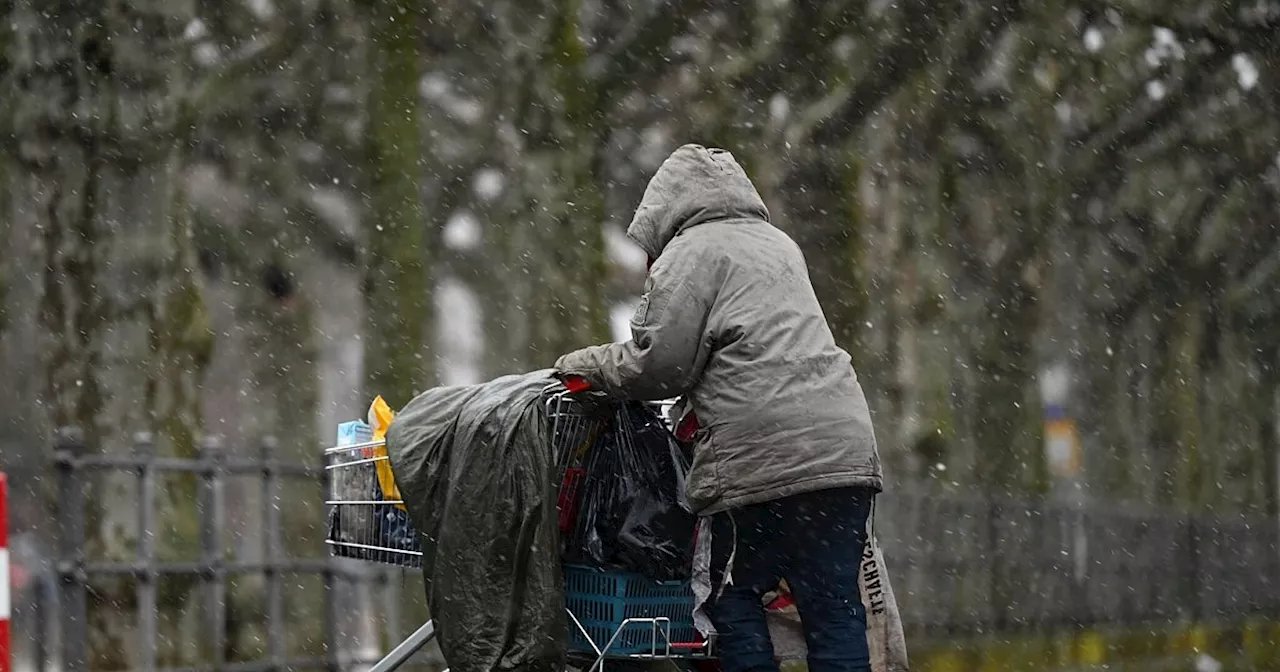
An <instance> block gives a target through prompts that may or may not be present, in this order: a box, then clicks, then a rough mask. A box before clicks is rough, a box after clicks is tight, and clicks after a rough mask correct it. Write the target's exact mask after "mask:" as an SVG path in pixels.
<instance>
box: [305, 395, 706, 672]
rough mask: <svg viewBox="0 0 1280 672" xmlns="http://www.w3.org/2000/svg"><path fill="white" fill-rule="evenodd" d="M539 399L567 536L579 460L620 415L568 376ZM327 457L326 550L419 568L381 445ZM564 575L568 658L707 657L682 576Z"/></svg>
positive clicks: (424, 633) (341, 448)
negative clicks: (390, 486) (390, 492)
mask: <svg viewBox="0 0 1280 672" xmlns="http://www.w3.org/2000/svg"><path fill="white" fill-rule="evenodd" d="M542 403H543V408H544V410H545V413H546V417H547V420H548V422H549V427H550V430H551V432H550V437H551V444H552V445H551V447H552V451H553V454H554V455H555V465H556V475H557V478H558V480H557V482H558V483H560V484H561V485H560V491H559V498H558V502H557V504H558V507H559V520H558V522H559V526H560V529H561V531H562V532H567V531H569V530H570V529H571V527H572V525H573V523H574V521H575V515H576V504H577V492H578V487H579V484H580V482H581V480H582V478H583V475H584V469H583V464H584V459H585V457H586V456H587V455H588V454H589V453H590V451H591V450H592V448H593V447H595V445H596V444H597V442H599V441H600V440H602V437H605V436H606V435H607V434H609V433H607V432H606V431H605V430H607V429H608V428H609V426H610V423H614V422H618V421H619V419H620V415H619V414H620V413H621V410H620V408H618V407H617V405H615V404H612V403H610V402H608V401H606V400H604V399H602V398H601V397H600V396H599V395H595V394H592V393H591V392H589V391H587V390H586V388H585V386H584V385H582V384H581V383H580V382H579V381H573V380H570V381H568V382H567V384H561V383H555V384H552V385H549V386H548V387H547V388H546V389H545V390H543V393H542ZM666 405H669V404H666ZM663 417H664V418H665V417H666V416H665V414H663ZM668 428H669V423H668ZM612 435H613V436H614V437H615V440H628V438H627V436H626V433H625V432H615V433H612ZM325 455H326V459H327V462H328V464H327V465H326V467H325V468H326V470H328V472H329V476H330V478H329V482H330V492H329V497H328V499H327V501H326V502H325V503H326V505H327V506H328V518H329V526H328V533H327V535H326V543H327V544H328V545H329V548H330V552H331V554H332V555H334V556H341V557H348V558H356V559H360V560H366V561H370V562H379V563H385V564H392V565H398V566H402V567H420V566H421V564H422V541H421V539H422V535H421V534H419V533H418V532H417V530H415V529H413V525H412V524H411V523H410V522H409V519H408V517H407V513H406V511H405V510H404V503H403V502H401V501H398V500H395V499H394V498H391V497H388V496H386V494H385V490H386V489H387V488H385V487H384V483H386V475H387V474H389V473H390V472H389V462H388V459H389V458H388V456H387V451H386V447H385V442H383V441H373V440H359V438H358V437H357V439H356V440H354V441H353V442H350V443H348V444H347V445H338V446H334V447H332V448H328V449H326V450H325ZM380 469H381V470H384V471H382V474H381V475H382V476H383V477H382V478H379V476H380V474H379V470H380ZM564 577H565V582H564V583H565V611H566V614H565V617H566V619H567V620H568V623H569V629H570V637H569V651H570V662H571V664H574V666H575V667H580V668H581V669H586V670H587V671H588V672H596V671H597V670H599V671H601V672H603V670H604V667H605V664H606V662H609V661H613V662H615V663H619V662H632V663H635V662H642V663H647V662H653V661H670V662H673V663H696V662H707V661H710V660H712V659H713V651H712V642H711V641H706V640H703V639H702V638H701V637H700V635H699V634H698V632H697V629H696V628H695V627H694V625H693V593H692V591H691V589H690V587H689V583H688V582H687V581H669V582H662V581H655V580H652V579H648V578H646V577H644V576H641V575H638V574H632V573H626V572H612V571H602V570H597V569H593V568H590V567H584V566H579V565H565V568H564ZM435 635H436V631H435V624H434V623H433V622H431V621H428V622H427V623H425V624H424V625H423V626H422V627H420V628H419V629H418V630H417V631H416V632H414V633H413V634H412V635H410V636H409V637H408V638H407V639H405V640H404V641H403V642H401V643H400V644H399V645H397V646H396V647H395V648H394V649H392V651H391V652H390V653H388V654H387V655H386V656H385V657H384V658H383V659H382V660H381V661H379V662H378V663H377V664H375V665H374V666H373V667H372V668H371V672H385V671H388V670H394V669H397V668H398V667H400V666H401V665H402V664H403V663H404V662H405V661H407V660H408V659H409V658H410V657H411V656H413V655H414V654H415V653H417V652H418V651H419V650H420V649H422V647H423V646H425V645H426V644H427V643H428V642H430V641H431V640H432V639H433V638H434V637H435Z"/></svg>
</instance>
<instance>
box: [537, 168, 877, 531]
mask: <svg viewBox="0 0 1280 672" xmlns="http://www.w3.org/2000/svg"><path fill="white" fill-rule="evenodd" d="M627 235H628V236H630V237H631V239H632V240H634V241H635V242H636V243H637V244H639V245H640V247H641V248H643V249H644V251H645V252H647V253H648V254H649V256H650V257H651V258H653V259H656V261H655V262H654V263H653V267H652V268H651V269H650V272H649V278H648V281H647V283H646V286H645V294H644V298H643V299H642V300H641V302H640V305H639V307H638V308H637V309H636V313H635V316H634V317H633V318H632V320H631V333H632V339H631V341H629V342H627V343H616V344H612V345H602V346H595V347H591V348H586V349H583V350H579V351H577V352H573V353H570V354H568V355H565V356H563V357H561V358H560V360H559V361H558V362H557V363H556V368H557V369H559V370H560V371H561V372H562V373H565V374H571V375H580V376H583V377H585V378H586V379H587V380H589V381H590V382H591V383H592V385H593V386H595V387H597V388H600V389H603V390H605V391H607V392H608V393H609V394H611V395H613V396H615V397H620V398H626V399H639V400H656V399H666V398H671V397H676V396H680V395H687V399H688V401H689V402H690V403H691V405H692V410H693V411H694V412H695V413H696V414H697V418H698V422H699V424H700V427H701V429H700V430H699V431H698V433H697V434H696V435H695V449H694V463H693V468H692V470H691V471H690V474H689V479H688V496H689V500H690V502H691V504H692V505H693V507H694V510H695V511H696V512H697V513H700V514H702V515H707V514H711V513H717V512H719V511H723V510H725V509H730V508H736V507H740V506H746V505H749V504H755V503H759V502H765V501H770V500H773V499H778V498H781V497H786V496H788V495H795V494H800V493H803V492H808V491H812V490H822V489H826V488H835V487H844V486H867V487H871V488H875V489H877V490H879V489H880V488H881V473H880V459H879V457H878V455H877V453H876V440H875V435H874V433H873V432H872V429H871V417H870V414H869V412H868V409H867V401H866V398H865V397H864V396H863V392H862V387H861V386H860V385H859V384H858V378H857V375H856V374H855V373H854V371H853V366H852V365H851V363H850V358H849V354H848V353H846V352H845V351H844V350H841V349H840V348H839V347H837V346H836V343H835V338H834V337H833V336H832V334H831V329H830V327H828V326H827V322H826V318H825V317H824V316H823V314H822V308H821V307H820V306H819V305H818V299H817V297H816V296H815V295H814V291H813V286H812V284H811V283H810V281H809V273H808V269H807V267H806V266H805V261H804V257H803V256H802V255H801V253H800V249H799V247H798V246H797V245H796V244H795V243H794V242H793V241H792V240H791V239H790V238H788V237H787V235H786V234H784V233H783V232H782V231H780V230H778V229H777V228H775V227H774V226H773V225H771V224H770V223H769V213H768V211H767V210H766V209H765V206H764V202H763V201H762V200H761V198H760V195H759V193H757V192H756V189H755V186H754V185H752V184H751V180H750V179H749V178H748V177H747V175H746V172H745V171H743V170H742V167H741V166H739V165H738V163H737V162H736V161H735V160H734V159H733V156H732V155H731V154H730V153H729V152H727V151H724V150H721V149H707V148H705V147H701V146H698V145H685V146H684V147H681V148H680V149H677V150H676V151H675V152H674V153H672V154H671V156H670V157H668V158H667V160H666V161H665V162H664V163H663V164H662V167H660V168H659V169H658V172H657V173H656V174H655V175H654V176H653V179H652V180H650V182H649V186H648V188H647V189H646V190H645V193H644V198H643V200H642V201H641V203H640V207H639V209H638V210H636V214H635V218H634V219H633V220H632V222H631V226H630V228H629V229H628V230H627Z"/></svg>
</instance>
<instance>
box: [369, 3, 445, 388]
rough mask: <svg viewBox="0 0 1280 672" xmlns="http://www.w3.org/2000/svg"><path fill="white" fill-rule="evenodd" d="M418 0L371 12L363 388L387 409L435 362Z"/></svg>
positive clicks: (421, 384) (428, 378) (428, 375)
mask: <svg viewBox="0 0 1280 672" xmlns="http://www.w3.org/2000/svg"><path fill="white" fill-rule="evenodd" d="M420 6H421V5H419V3H416V2H411V1H410V0H378V1H377V2H375V3H374V6H373V8H372V10H371V14H372V15H371V16H370V24H371V30H370V37H369V48H370V51H371V58H370V66H371V67H370V72H371V73H372V75H371V77H372V84H371V90H370V94H369V119H368V127H367V128H368V130H367V134H368V135H367V138H366V139H367V142H368V147H367V151H368V159H367V160H368V163H367V166H366V172H367V179H368V181H369V185H370V189H369V210H370V213H369V217H368V218H367V220H366V222H365V230H366V233H367V235H366V239H367V241H368V260H367V266H366V269H365V280H364V282H365V286H364V296H365V304H366V324H367V330H366V331H365V360H364V361H365V371H366V376H365V383H366V393H367V394H368V395H370V396H372V395H374V394H380V395H382V396H383V397H384V398H386V399H387V402H388V403H390V404H391V405H392V406H393V407H395V408H399V407H400V406H402V405H404V404H406V403H408V402H409V400H410V399H411V398H413V396H414V395H415V394H417V393H418V392H420V391H422V390H423V389H425V388H426V387H427V386H428V385H429V384H431V382H432V373H433V369H434V367H433V366H432V357H433V353H432V351H431V350H432V349H431V347H430V343H428V339H427V336H428V334H430V333H431V331H430V328H429V325H430V323H431V312H432V308H433V306H432V303H431V290H432V286H431V274H430V272H429V266H428V259H429V250H428V249H427V241H428V240H430V239H431V237H430V236H428V232H427V231H426V216H425V213H424V212H423V208H422V204H421V203H420V201H419V185H420V184H421V181H422V180H421V178H422V169H421V161H422V148H423V141H422V128H421V123H422V122H421V114H420V105H419V102H418V101H419V98H418V81H419V79H420V78H421V55H420V53H419V49H418V32H419V30H418V29H419V26H418V22H419V21H420V20H423V19H424V17H423V16H421V12H422V11H424V10H421V9H420Z"/></svg>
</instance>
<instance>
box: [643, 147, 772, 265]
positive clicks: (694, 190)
mask: <svg viewBox="0 0 1280 672" xmlns="http://www.w3.org/2000/svg"><path fill="white" fill-rule="evenodd" d="M732 219H752V220H763V221H766V222H767V221H769V211H768V209H766V208H765V205H764V199H762V198H760V193H759V192H758V191H756V187H755V185H753V184H752V183H751V179H750V178H748V177H747V173H746V171H744V170H743V169H742V166H740V165H738V162H737V161H735V160H734V158H733V154H731V153H729V152H728V151H727V150H723V149H715V148H710V149H709V148H707V147H703V146H702V145H684V146H683V147H680V148H679V149H677V150H676V151H674V152H672V153H671V156H668V157H667V159H666V161H664V162H663V163H662V166H661V167H659V168H658V171H657V172H656V173H654V175H653V178H652V179H650V180H649V186H648V187H646V188H645V191H644V197H643V198H642V199H640V207H639V208H637V209H636V214H635V217H633V218H632V220H631V226H630V227H628V228H627V236H628V237H630V238H631V239H632V240H633V241H635V243H636V244H637V245H639V246H640V248H641V249H643V250H644V251H645V253H646V254H648V255H649V257H650V258H653V259H656V258H658V257H659V256H661V255H662V251H663V249H665V248H666V247H667V244H668V243H670V242H671V240H672V239H673V238H675V237H676V236H677V235H679V234H680V232H681V231H683V230H685V229H688V228H689V227H692V226H697V225H698V224H703V223H706V222H713V221H720V220H732Z"/></svg>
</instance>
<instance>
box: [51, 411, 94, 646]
mask: <svg viewBox="0 0 1280 672" xmlns="http://www.w3.org/2000/svg"><path fill="white" fill-rule="evenodd" d="M84 453H85V445H84V434H83V432H81V431H80V429H79V428H76V427H64V428H62V429H60V430H58V434H57V437H56V439H55V441H54V453H53V455H54V469H55V472H56V476H55V478H56V480H57V489H58V500H57V502H56V504H55V506H56V515H57V520H58V562H57V572H58V603H59V611H60V612H61V616H62V627H61V628H60V629H61V633H60V635H61V637H62V668H63V669H67V670H83V669H87V668H88V667H89V655H88V634H89V623H88V620H89V613H88V612H89V610H88V604H87V590H86V588H85V583H86V580H87V577H86V576H85V571H84V543H85V530H84V484H83V483H81V482H78V481H77V480H76V477H77V473H76V467H77V466H78V464H77V462H78V461H79V459H80V458H81V457H82V456H83V455H84Z"/></svg>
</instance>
